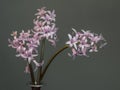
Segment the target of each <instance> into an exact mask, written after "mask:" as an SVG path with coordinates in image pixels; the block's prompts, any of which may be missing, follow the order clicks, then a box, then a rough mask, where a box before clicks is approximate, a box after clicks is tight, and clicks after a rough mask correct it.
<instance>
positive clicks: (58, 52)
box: [41, 45, 68, 80]
mask: <svg viewBox="0 0 120 90" xmlns="http://www.w3.org/2000/svg"><path fill="white" fill-rule="evenodd" d="M67 48H68V46H67V45H66V46H64V47H63V48H61V49H60V50H58V51H57V52H56V53H55V54H54V55H53V56H52V57H51V58H50V59H49V60H48V63H47V65H46V66H45V68H44V69H43V72H42V75H41V80H42V79H43V77H44V75H45V73H46V71H47V69H48V67H49V66H50V64H51V63H52V61H53V60H54V58H55V57H56V56H57V55H58V54H60V53H61V52H62V51H64V50H65V49H67Z"/></svg>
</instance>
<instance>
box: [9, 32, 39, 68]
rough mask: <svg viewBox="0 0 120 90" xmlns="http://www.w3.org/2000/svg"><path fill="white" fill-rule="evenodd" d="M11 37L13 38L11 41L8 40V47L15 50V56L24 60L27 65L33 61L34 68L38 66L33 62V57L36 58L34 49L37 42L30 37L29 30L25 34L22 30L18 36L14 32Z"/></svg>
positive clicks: (36, 53) (36, 54)
mask: <svg viewBox="0 0 120 90" xmlns="http://www.w3.org/2000/svg"><path fill="white" fill-rule="evenodd" d="M11 36H13V39H12V40H10V39H8V41H9V43H10V44H9V46H11V47H12V48H14V49H16V52H17V55H16V56H17V57H22V58H24V59H25V60H27V61H28V62H29V63H31V61H33V62H34V64H35V65H36V66H39V65H40V64H38V63H37V61H36V60H35V57H36V56H38V52H37V49H36V48H37V47H38V45H39V42H38V40H37V39H36V38H33V37H31V36H32V34H31V33H30V30H28V31H27V32H24V30H22V32H21V33H20V34H19V35H18V34H17V31H15V32H13V33H12V34H11Z"/></svg>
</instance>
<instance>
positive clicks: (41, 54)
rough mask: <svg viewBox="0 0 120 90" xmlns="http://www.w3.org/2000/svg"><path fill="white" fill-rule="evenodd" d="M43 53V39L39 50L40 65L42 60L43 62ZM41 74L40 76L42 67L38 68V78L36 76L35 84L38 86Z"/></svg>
mask: <svg viewBox="0 0 120 90" xmlns="http://www.w3.org/2000/svg"><path fill="white" fill-rule="evenodd" d="M44 52H45V39H43V40H42V44H41V49H40V63H42V62H43V60H44ZM41 74H42V66H41V67H39V69H38V76H37V83H38V84H40V78H41Z"/></svg>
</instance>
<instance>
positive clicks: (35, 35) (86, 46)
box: [8, 7, 106, 90]
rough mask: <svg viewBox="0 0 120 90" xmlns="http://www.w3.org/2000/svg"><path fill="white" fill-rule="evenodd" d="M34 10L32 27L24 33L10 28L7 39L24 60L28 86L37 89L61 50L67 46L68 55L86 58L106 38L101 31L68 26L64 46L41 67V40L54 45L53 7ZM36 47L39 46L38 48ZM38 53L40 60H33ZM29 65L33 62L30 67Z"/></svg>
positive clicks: (42, 50) (55, 28) (104, 42)
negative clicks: (66, 39) (29, 78)
mask: <svg viewBox="0 0 120 90" xmlns="http://www.w3.org/2000/svg"><path fill="white" fill-rule="evenodd" d="M37 11H38V12H37V13H36V14H35V16H36V18H35V19H34V20H33V24H34V27H33V29H30V30H28V31H27V32H26V31H24V30H22V31H21V32H20V33H19V34H18V32H17V31H14V32H13V33H12V34H11V36H12V39H8V41H9V47H12V48H14V49H15V50H16V53H17V54H16V57H21V58H23V59H24V60H25V61H26V62H27V65H26V67H25V73H29V74H30V76H31V83H30V86H31V88H32V90H40V89H41V82H42V80H43V77H44V75H45V73H46V71H47V69H48V68H49V66H50V65H51V63H52V61H53V60H54V58H55V57H56V56H57V55H59V54H60V53H61V52H62V51H64V50H66V49H67V48H69V49H71V53H68V55H69V56H70V57H72V58H73V59H75V57H77V56H85V57H88V56H89V55H88V54H89V53H91V52H98V50H99V48H102V47H104V46H105V45H106V40H105V39H104V38H103V36H102V34H100V35H98V34H95V33H91V32H90V31H88V30H81V31H79V32H78V31H77V30H75V29H74V28H72V30H73V33H72V34H68V41H66V42H65V45H64V47H63V48H61V49H59V50H58V51H56V52H55V53H54V54H53V55H52V56H51V57H50V59H49V60H48V61H47V64H46V65H45V66H44V68H43V65H44V62H45V61H44V53H45V46H46V45H45V42H46V41H48V42H50V45H52V46H56V41H57V31H58V28H57V27H56V24H55V21H56V14H55V10H52V11H50V10H46V8H45V7H43V8H41V9H37ZM99 42H102V43H99ZM38 47H40V50H38ZM38 54H40V59H39V60H36V57H37V56H38ZM33 64H34V65H35V68H34V69H33ZM35 72H37V77H36V78H35V75H34V73H35Z"/></svg>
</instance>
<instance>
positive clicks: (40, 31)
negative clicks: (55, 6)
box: [33, 7, 58, 45]
mask: <svg viewBox="0 0 120 90" xmlns="http://www.w3.org/2000/svg"><path fill="white" fill-rule="evenodd" d="M35 15H36V16H37V18H36V19H34V20H33V23H34V25H35V26H34V33H35V35H36V36H37V37H39V38H41V39H42V38H46V39H47V40H48V41H49V42H51V44H52V45H56V43H55V42H56V40H57V36H56V32H57V30H58V28H56V25H55V21H56V20H55V17H56V14H55V10H53V11H49V10H46V9H45V7H43V8H41V9H38V13H36V14H35Z"/></svg>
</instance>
